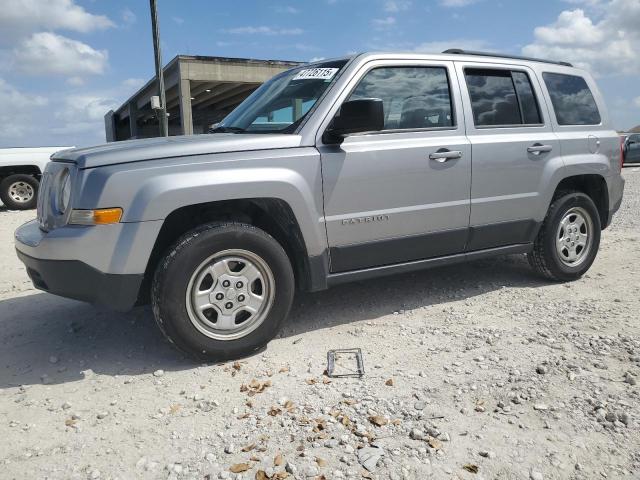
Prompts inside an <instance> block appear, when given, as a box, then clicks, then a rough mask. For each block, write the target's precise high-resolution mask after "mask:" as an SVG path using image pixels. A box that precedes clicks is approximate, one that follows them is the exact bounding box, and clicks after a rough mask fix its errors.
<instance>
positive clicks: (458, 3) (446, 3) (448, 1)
mask: <svg viewBox="0 0 640 480" xmlns="http://www.w3.org/2000/svg"><path fill="white" fill-rule="evenodd" d="M477 1H478V0H440V5H442V6H443V7H449V8H456V7H466V6H467V5H471V4H472V3H476V2H477Z"/></svg>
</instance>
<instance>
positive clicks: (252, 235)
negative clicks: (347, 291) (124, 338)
mask: <svg viewBox="0 0 640 480" xmlns="http://www.w3.org/2000/svg"><path fill="white" fill-rule="evenodd" d="M229 249H243V250H246V251H249V252H251V253H253V254H255V255H258V256H259V257H260V258H261V259H263V260H264V261H265V262H266V264H267V265H268V267H269V269H270V270H271V272H272V274H273V280H274V285H275V288H274V298H273V303H272V304H271V307H270V309H269V310H268V311H267V312H266V317H265V318H264V320H263V321H262V323H261V324H259V326H258V327H257V328H256V329H255V330H253V331H251V332H250V333H248V334H247V335H246V336H243V337H241V338H238V339H232V340H218V339H214V338H210V337H208V336H207V335H205V334H203V333H202V332H201V331H200V330H198V328H196V326H195V325H194V323H193V322H192V321H191V318H190V316H189V311H188V307H187V300H186V297H187V288H188V285H189V281H190V279H191V277H192V275H193V274H194V272H195V271H196V269H198V268H199V267H200V266H201V265H202V263H203V262H205V261H206V260H207V259H208V258H209V257H211V256H212V255H215V254H216V253H218V252H222V251H223V250H229ZM294 291H295V280H294V275H293V269H292V267H291V263H290V261H289V258H288V256H287V254H286V253H285V251H284V249H283V248H282V246H281V245H280V244H279V243H278V242H277V241H276V240H275V239H274V238H273V237H271V236H270V235H269V234H267V233H266V232H264V231H262V230H260V229H258V228H256V227H254V226H252V225H247V224H243V223H211V224H206V225H202V226H200V227H198V228H196V229H194V230H192V231H190V232H188V233H186V234H185V235H183V236H182V237H181V238H180V239H179V240H178V241H177V242H176V243H175V244H174V245H173V246H172V247H171V248H169V250H168V251H167V252H166V255H165V256H164V258H163V259H162V260H161V261H160V264H159V265H158V267H157V269H156V272H155V275H154V278H153V283H152V287H151V304H152V307H153V313H154V317H155V319H156V323H157V324H158V326H159V327H160V330H161V331H162V333H163V334H164V335H165V337H166V338H167V339H168V340H169V341H170V342H171V343H172V344H173V345H174V346H175V347H177V348H178V349H179V350H180V351H182V352H183V353H185V354H187V355H188V356H189V357H191V358H194V359H196V360H199V361H221V360H229V359H235V358H240V357H244V356H247V355H250V354H252V353H254V352H255V351H257V350H259V349H261V348H262V347H264V346H265V345H266V344H267V343H268V342H269V341H270V340H271V339H272V338H273V337H274V336H275V335H276V334H277V333H278V331H279V330H280V327H281V326H282V324H283V322H284V320H285V319H286V317H287V315H288V314H289V310H290V308H291V303H292V301H293V296H294Z"/></svg>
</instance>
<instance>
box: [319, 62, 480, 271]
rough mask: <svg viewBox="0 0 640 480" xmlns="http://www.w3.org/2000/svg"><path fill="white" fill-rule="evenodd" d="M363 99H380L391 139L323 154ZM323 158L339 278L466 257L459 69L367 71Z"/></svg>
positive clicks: (352, 143)
mask: <svg viewBox="0 0 640 480" xmlns="http://www.w3.org/2000/svg"><path fill="white" fill-rule="evenodd" d="M358 98H380V99H382V101H383V106H384V115H385V125H384V130H382V131H380V132H374V133H369V134H356V135H351V136H348V137H347V138H346V139H345V140H344V142H343V143H342V144H340V145H327V144H323V143H322V140H321V138H320V137H321V135H322V132H323V131H324V129H326V127H327V125H328V124H329V122H330V120H331V119H332V118H333V117H334V116H335V114H336V113H337V111H338V109H339V108H340V105H341V104H342V103H343V102H344V101H346V100H348V99H358ZM318 149H319V151H320V154H321V161H322V172H323V190H324V206H325V221H326V229H327V237H328V242H329V247H330V254H331V271H332V272H343V271H349V270H357V269H363V268H367V267H375V266H382V265H390V264H395V263H401V262H407V261H412V260H419V259H426V258H431V257H437V256H443V255H448V254H454V253H460V252H463V251H464V246H465V242H466V237H467V233H468V224H469V188H470V183H471V149H470V147H469V141H468V140H467V138H466V136H465V134H464V117H463V115H462V104H461V102H460V93H459V90H458V88H457V80H456V78H455V71H454V69H453V63H452V62H446V61H400V60H397V61H393V60H384V61H382V60H376V61H372V62H369V63H367V64H365V65H363V66H362V68H361V69H360V70H359V71H358V73H357V74H356V75H355V76H354V78H353V79H352V80H351V82H350V83H349V85H347V87H346V88H345V90H344V92H343V93H342V94H341V96H340V97H339V98H338V99H337V102H336V104H335V105H334V108H333V109H332V111H331V112H330V114H329V116H328V118H327V120H326V123H325V124H324V126H323V127H322V128H321V129H320V133H319V137H318Z"/></svg>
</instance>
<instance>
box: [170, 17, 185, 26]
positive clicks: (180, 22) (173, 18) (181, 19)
mask: <svg viewBox="0 0 640 480" xmlns="http://www.w3.org/2000/svg"><path fill="white" fill-rule="evenodd" d="M171 20H173V21H174V22H175V23H177V24H178V25H182V24H183V23H184V18H182V17H171Z"/></svg>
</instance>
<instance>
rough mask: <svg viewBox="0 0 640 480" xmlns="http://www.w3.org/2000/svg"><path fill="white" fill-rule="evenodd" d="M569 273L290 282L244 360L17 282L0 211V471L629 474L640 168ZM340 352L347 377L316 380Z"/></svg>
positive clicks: (638, 300) (638, 302)
mask: <svg viewBox="0 0 640 480" xmlns="http://www.w3.org/2000/svg"><path fill="white" fill-rule="evenodd" d="M624 175H625V177H626V179H627V187H626V193H625V199H624V202H623V205H622V208H621V210H620V212H619V213H618V215H617V217H616V218H615V221H614V224H613V225H612V227H611V228H610V229H607V230H606V231H605V232H604V234H603V242H602V245H601V251H600V254H599V256H598V258H597V260H596V262H595V264H594V265H593V267H592V268H591V270H590V271H589V272H588V274H587V275H585V276H584V278H583V279H581V280H579V281H576V282H573V283H570V284H551V283H547V282H544V281H541V280H539V279H538V278H536V277H534V276H533V275H532V274H531V273H530V271H529V268H528V265H527V263H526V261H525V259H524V258H523V257H522V256H512V257H506V258H501V259H493V260H484V261H479V262H475V263H470V264H467V265H463V266H456V267H448V268H440V269H434V270H430V271H425V272H420V273H417V274H410V275H402V276H397V277H394V278H389V279H382V280H375V281H370V282H362V283H357V284H352V285H346V286H343V287H339V288H336V289H334V290H330V291H327V292H322V293H319V294H314V295H299V296H298V298H297V300H296V303H295V307H294V311H293V313H292V318H291V320H290V322H289V323H288V325H287V327H286V329H285V331H284V332H283V333H282V335H281V336H279V338H277V339H275V340H274V341H272V342H271V343H270V344H269V346H268V348H267V349H266V350H264V351H263V352H261V353H259V354H258V355H255V356H253V357H251V358H248V359H245V360H243V361H240V362H236V363H228V364H221V365H194V364H193V363H191V362H189V361H188V360H186V359H184V358H181V357H180V356H179V355H178V354H177V353H176V352H174V351H173V350H172V349H171V348H170V347H169V346H168V345H167V344H166V343H165V342H164V341H163V339H162V337H161V335H160V333H159V332H158V331H157V329H156V327H155V325H154V322H153V319H152V318H151V315H150V311H149V310H148V309H146V308H140V309H136V310H134V311H133V312H130V313H128V314H116V313H112V312H110V311H107V310H102V309H96V308H94V307H91V306H89V305H85V304H82V303H79V302H75V301H72V300H66V299H62V298H57V297H54V296H52V295H49V294H44V293H40V292H38V291H36V290H33V289H32V287H31V285H30V283H29V282H28V280H27V278H26V274H25V273H24V269H23V268H22V266H21V265H20V264H19V262H18V261H17V259H16V258H15V255H14V252H13V247H12V232H13V230H14V229H15V228H16V227H17V226H18V225H19V224H20V223H22V222H24V221H26V220H28V219H29V218H31V217H32V216H33V212H22V213H16V212H7V211H0V223H1V225H0V242H1V244H2V245H4V247H3V248H2V249H1V250H0V261H1V263H2V265H3V271H2V274H0V433H1V435H2V442H1V443H0V477H2V478H15V479H24V478H54V479H58V478H60V479H68V478H80V479H84V478H92V479H94V478H101V479H107V478H119V479H133V478H176V479H183V478H194V479H203V478H206V479H216V478H238V479H239V478H242V479H254V478H255V479H260V480H263V479H283V478H295V479H308V478H311V479H342V478H354V479H360V478H375V479H403V478H404V479H416V480H421V479H425V478H436V479H441V478H444V479H447V478H452V479H480V478H484V479H494V478H496V479H534V480H537V479H555V478H558V479H568V478H569V479H595V478H639V477H640V453H639V452H640V434H639V432H638V430H639V426H640V402H639V398H638V386H637V385H636V382H637V381H639V380H640V322H639V321H638V311H640V296H639V295H638V287H639V286H640V248H639V247H640V244H639V243H638V242H639V241H640V169H638V168H635V169H625V172H624ZM350 347H359V348H361V349H362V352H363V356H364V363H365V368H366V373H365V376H364V377H363V378H362V379H354V378H334V379H328V378H327V377H325V376H323V372H324V370H325V368H326V352H327V350H329V349H332V348H350Z"/></svg>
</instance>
